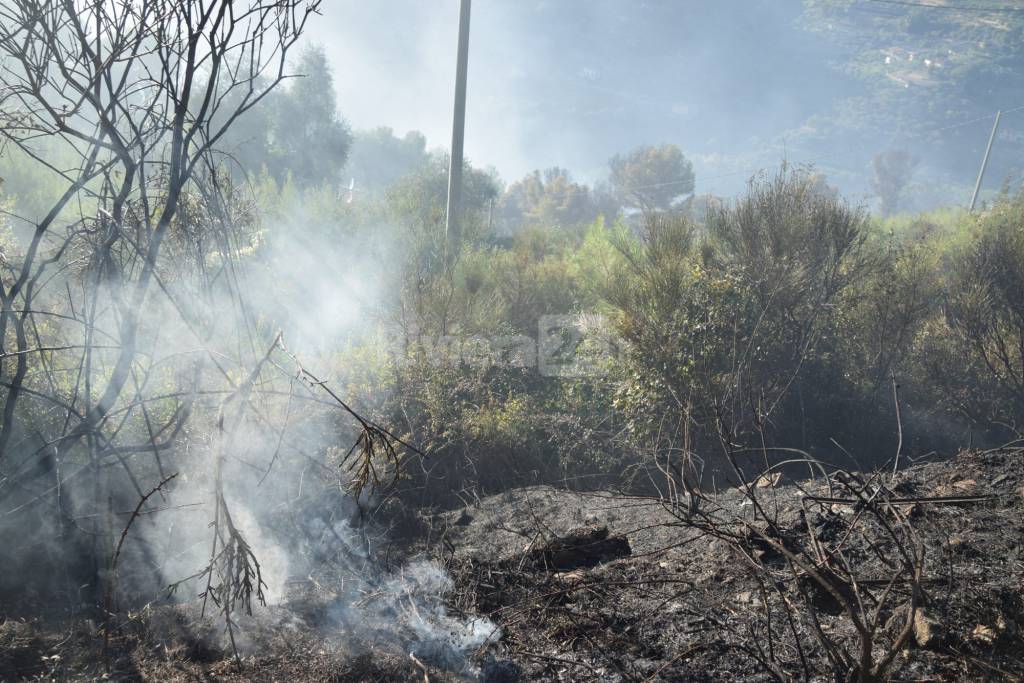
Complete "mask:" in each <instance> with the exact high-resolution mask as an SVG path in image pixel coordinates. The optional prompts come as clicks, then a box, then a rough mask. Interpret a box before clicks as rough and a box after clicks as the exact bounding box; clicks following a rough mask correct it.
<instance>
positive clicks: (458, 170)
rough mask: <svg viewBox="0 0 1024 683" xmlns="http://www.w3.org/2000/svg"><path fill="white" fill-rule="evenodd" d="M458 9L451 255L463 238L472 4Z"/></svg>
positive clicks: (450, 180)
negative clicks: (467, 80)
mask: <svg viewBox="0 0 1024 683" xmlns="http://www.w3.org/2000/svg"><path fill="white" fill-rule="evenodd" d="M461 2H462V5H461V7H460V9H459V53H458V58H457V60H456V65H455V114H454V116H453V120H452V155H451V166H450V167H449V169H448V211H447V216H446V222H445V226H444V234H445V243H446V248H447V250H448V253H449V257H452V256H454V255H455V254H456V253H457V251H458V248H459V242H460V240H461V239H462V234H461V230H460V229H459V218H460V215H459V214H460V210H461V205H462V143H463V140H464V138H465V134H466V73H467V71H468V69H469V6H470V0H461Z"/></svg>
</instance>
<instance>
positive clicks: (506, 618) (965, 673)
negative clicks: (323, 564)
mask: <svg viewBox="0 0 1024 683" xmlns="http://www.w3.org/2000/svg"><path fill="white" fill-rule="evenodd" d="M800 487H802V489H801V488H798V487H797V486H796V485H794V484H793V483H786V482H780V483H779V484H778V485H777V486H776V487H774V488H772V487H760V488H758V492H759V493H758V497H759V499H760V501H761V503H762V505H764V506H765V508H770V509H771V511H772V515H774V516H776V517H777V519H778V523H777V526H778V528H779V529H782V530H783V531H784V532H785V533H783V536H786V539H785V542H784V545H786V544H789V545H786V547H791V548H793V549H794V550H799V546H800V544H801V543H804V541H803V540H801V539H803V538H805V537H806V538H810V537H812V536H816V537H817V538H818V539H819V540H821V541H822V542H826V541H827V542H831V543H837V542H838V543H840V544H843V543H846V544H847V548H846V549H847V552H848V555H849V557H850V558H852V560H851V562H853V566H855V569H856V575H857V577H858V580H859V581H861V582H862V585H861V586H860V590H861V591H862V596H863V600H864V601H865V604H866V605H867V606H868V608H870V609H872V610H873V609H874V605H875V603H876V602H877V603H881V605H882V607H881V608H879V610H878V614H879V619H878V623H879V626H878V630H877V633H876V634H875V636H874V647H875V650H874V651H873V654H874V656H876V657H879V656H881V655H882V654H883V653H884V652H885V650H886V649H887V648H888V647H889V646H890V645H891V644H892V643H893V642H894V641H895V640H896V638H897V637H898V632H899V630H900V625H901V623H902V622H901V615H903V614H905V612H903V611H902V610H904V609H905V606H906V604H907V603H908V601H909V598H910V589H909V587H908V586H907V585H906V583H908V582H901V581H896V582H893V584H892V585H891V586H890V585H889V581H888V578H889V577H891V576H892V575H893V573H892V571H890V570H887V568H886V567H887V563H889V564H893V563H892V560H891V556H892V555H894V554H895V552H896V551H895V549H893V548H889V547H887V546H885V544H884V543H883V542H881V541H879V542H877V544H876V543H875V542H874V541H871V542H867V544H866V545H861V546H858V545H856V544H855V542H854V541H853V540H852V539H851V540H849V541H846V540H839V541H837V540H836V539H837V537H838V538H839V539H843V538H844V536H843V534H844V529H849V528H850V527H851V520H855V519H860V517H859V514H860V512H861V511H860V510H858V508H857V506H856V505H846V504H835V505H830V506H829V507H828V508H827V509H825V511H824V513H822V514H818V513H816V514H815V515H814V516H813V517H811V518H808V517H807V516H806V515H803V516H802V515H801V513H800V510H801V505H800V500H801V498H802V497H803V496H804V495H806V494H807V492H809V493H810V494H812V495H813V494H816V493H817V494H821V493H825V485H824V483H823V482H822V481H818V482H803V483H801V484H800ZM893 490H894V491H896V492H898V494H899V495H900V496H902V499H903V500H907V499H914V498H919V497H935V496H940V497H945V498H946V500H947V501H950V502H947V503H943V504H927V503H926V504H917V505H913V504H908V505H906V506H904V508H903V510H904V511H905V513H906V519H907V520H909V521H908V523H909V524H910V526H912V529H913V533H914V534H915V537H916V538H919V539H920V542H921V543H922V545H923V547H924V549H925V558H926V559H925V564H924V567H923V571H922V577H921V586H922V589H921V594H920V596H919V600H918V604H919V605H920V609H919V610H918V612H919V616H918V618H917V619H916V621H915V622H914V624H913V628H912V634H911V636H910V638H909V639H908V640H907V642H906V643H905V645H904V646H903V647H902V648H900V650H899V653H898V654H897V655H896V657H895V660H894V661H893V665H892V667H891V669H890V670H889V672H888V676H889V678H890V679H891V680H903V681H945V680H972V681H973V680H1021V679H1022V678H1024V631H1022V629H1024V548H1022V541H1024V449H1004V450H997V451H987V452H965V453H961V454H960V455H959V456H958V457H957V458H955V459H952V460H948V461H942V462H932V463H926V464H917V465H915V466H913V467H910V468H908V469H907V470H905V471H903V472H901V473H900V475H899V477H898V479H897V482H896V483H895V484H894V486H893ZM802 491H803V492H802ZM961 499H962V500H961ZM743 500H744V497H743V495H742V494H741V492H740V491H738V490H735V489H732V490H729V491H725V492H722V493H720V494H719V495H718V496H717V497H716V502H717V505H718V512H717V513H715V514H717V515H718V517H717V518H716V519H722V520H732V519H733V518H737V519H739V518H743V517H744V516H746V517H750V516H751V515H752V514H753V511H752V509H751V508H752V507H753V506H751V505H744V504H743ZM751 518H752V517H751ZM883 523H884V520H883ZM722 528H724V529H730V528H732V527H729V526H728V525H727V524H726V522H724V521H723V527H722ZM789 530H792V535H791V536H788V535H787V534H788V533H789ZM410 538H411V539H412V540H410V541H409V542H407V543H406V544H405V545H404V546H403V547H402V548H400V549H399V548H397V547H396V548H391V549H389V550H388V555H389V557H388V558H387V560H386V561H387V562H388V563H390V564H397V563H399V561H400V560H402V561H404V560H407V559H408V558H410V557H413V556H415V555H417V554H420V555H423V554H429V555H432V556H433V558H434V561H435V562H436V563H440V564H441V565H443V566H444V567H446V569H447V571H448V573H449V575H450V576H451V579H452V580H453V585H451V586H450V587H449V589H448V590H446V591H443V600H444V605H443V606H440V607H439V606H437V605H434V606H430V607H429V609H430V610H434V609H435V608H437V609H443V610H444V612H443V614H446V615H448V616H449V617H451V618H452V619H456V620H458V619H462V620H468V619H471V618H473V617H475V616H478V615H479V616H483V617H486V618H487V619H489V620H490V621H491V622H493V624H494V625H496V626H497V627H498V629H500V633H498V632H496V633H494V637H493V638H491V639H490V640H489V641H488V642H486V643H484V644H482V645H479V644H478V646H474V647H472V648H468V649H467V650H466V652H465V658H464V659H463V658H462V657H460V656H459V655H460V654H462V653H461V652H460V653H456V652H452V651H448V650H446V649H445V647H437V648H425V647H424V645H423V640H422V634H420V635H417V634H415V633H413V631H416V630H417V628H416V625H417V624H418V623H420V622H418V621H416V619H413V620H410V619H409V616H410V615H409V614H408V613H403V610H411V611H412V612H413V613H414V614H413V616H414V617H416V618H417V619H418V618H419V617H420V616H421V615H420V612H422V611H424V610H425V606H424V603H419V602H415V603H414V602H411V601H397V602H396V603H395V604H396V605H399V606H398V607H394V606H393V607H392V608H391V611H386V610H385V611H380V610H378V611H376V612H375V613H374V614H376V615H377V617H376V618H375V619H371V620H364V619H360V618H359V617H353V618H348V619H345V620H341V621H339V620H338V619H336V618H330V619H329V618H328V616H327V615H328V614H330V613H332V612H333V611H334V610H335V609H336V607H335V606H336V605H337V604H338V600H339V595H340V593H341V592H342V591H339V590H337V589H336V588H332V587H330V586H325V585H324V582H323V581H313V582H312V583H311V584H309V585H299V586H297V587H296V589H295V591H294V594H293V595H292V596H290V598H289V599H288V600H286V601H285V602H284V603H283V604H281V605H279V606H275V607H271V608H262V610H256V612H257V613H258V614H257V617H254V618H253V619H251V620H243V621H244V623H240V624H239V632H240V633H241V634H244V635H240V640H242V641H243V642H242V645H241V646H240V650H241V652H242V662H241V668H239V666H238V664H237V663H236V662H235V660H234V659H233V658H232V656H231V652H230V649H229V648H227V647H226V646H225V644H224V642H223V628H222V625H221V624H220V622H218V621H217V620H216V619H213V618H211V617H210V616H207V617H205V619H201V618H199V616H198V613H197V609H198V608H197V607H196V606H194V605H193V606H189V607H182V606H177V607H169V606H163V607H150V608H147V609H145V610H141V611H139V612H138V613H128V614H123V615H121V620H122V621H121V628H120V629H119V630H118V631H117V633H116V634H115V636H114V637H113V638H112V639H111V643H110V645H109V648H108V656H107V657H106V659H104V657H103V655H102V652H103V640H102V637H100V636H99V635H98V634H99V633H100V630H101V629H100V627H99V625H98V624H97V623H95V622H89V621H88V620H84V619H78V620H76V621H74V622H70V623H68V622H65V623H63V624H60V623H52V622H50V623H46V624H44V623H42V622H40V621H35V622H33V621H19V620H11V619H8V620H7V621H6V622H3V623H2V624H0V680H4V681H6V680H21V679H24V680H32V679H35V680H96V679H98V678H100V677H102V676H104V675H106V676H107V677H108V678H109V679H111V680H159V681H243V680H244V681H248V680H261V681H262V680H265V681H273V680H292V681H307V680H308V681H391V680H396V681H425V680H426V681H435V682H436V681H455V680H489V681H516V680H552V681H702V680H715V681H720V680H725V681H728V680H742V681H758V680H773V679H774V678H777V677H781V678H789V677H794V678H801V677H803V665H801V662H806V666H807V668H808V670H809V671H810V672H811V674H812V678H815V679H817V680H828V679H829V678H830V677H831V674H830V673H829V668H828V659H827V657H826V655H825V652H824V651H823V648H822V646H821V644H820V641H819V640H817V639H816V638H815V637H814V634H813V633H812V631H811V629H812V628H820V630H821V633H823V634H826V635H827V636H828V638H829V639H831V642H834V643H836V644H837V645H838V646H839V647H841V648H846V649H849V650H851V651H852V649H853V648H854V645H855V642H856V635H855V632H854V630H853V627H852V622H851V620H850V618H849V617H848V615H847V614H845V613H844V612H843V610H842V609H835V607H836V605H835V604H832V605H830V604H829V599H828V596H827V595H825V596H824V598H822V596H820V595H818V596H815V595H813V590H808V587H807V586H806V585H804V584H802V583H801V581H798V580H795V579H793V578H792V575H791V574H787V572H786V570H785V562H784V558H783V561H782V562H775V564H772V558H771V557H770V551H771V548H770V547H766V546H762V547H760V548H758V547H757V543H755V542H751V543H746V544H745V542H744V541H743V540H742V538H741V540H740V541H736V542H731V541H730V540H729V539H728V538H724V539H723V538H714V537H710V536H708V535H706V534H701V533H699V532H698V531H697V530H695V529H693V528H691V527H690V526H688V525H687V524H686V523H684V522H683V521H681V520H680V518H679V517H678V516H676V515H673V514H672V513H671V512H670V511H669V510H666V509H665V508H664V507H663V506H662V505H661V503H660V502H659V501H657V500H654V499H650V498H643V497H637V496H623V495H619V494H613V493H602V492H593V493H578V492H575V493H574V492H568V491H563V490H557V489H553V488H548V487H533V488H527V489H519V490H515V491H509V492H507V493H504V494H500V495H497V496H492V497H489V498H485V499H482V500H479V501H477V502H475V503H474V504H472V505H469V506H467V507H465V508H461V509H458V510H452V511H447V512H441V513H435V514H430V515H421V516H420V522H419V525H418V526H417V528H416V530H415V533H413V534H410ZM865 538H867V539H870V538H873V537H872V536H871V534H865ZM755 540H756V539H755ZM876 548H877V550H878V552H875V549H876ZM751 558H753V560H754V562H751ZM894 566H895V565H894ZM755 567H758V568H759V569H758V570H755ZM765 572H767V573H765ZM811 588H813V586H811ZM802 596H809V597H807V600H806V601H802V600H801V597H802ZM437 597H441V595H440V594H439V595H438V596H437ZM371 598H372V595H371V596H370V597H369V598H367V597H364V598H363V599H364V600H365V599H371ZM346 599H348V600H351V595H350V596H348V597H347V598H346ZM783 601H784V602H785V603H786V604H789V605H791V606H792V612H791V615H793V616H792V618H793V621H789V619H790V617H788V616H787V612H786V610H785V609H783V608H782V607H780V606H781V605H782V604H783ZM872 601H874V602H872ZM832 602H835V601H834V600H832ZM401 605H408V607H403V606H401ZM416 605H419V607H417V606H416ZM766 605H767V607H766ZM806 605H813V606H815V614H814V615H813V616H810V615H808V613H807V612H806V609H805V606H806ZM437 613H439V614H440V613H441V612H437ZM815 619H816V620H817V626H816V627H815V626H814V624H815V621H814V620H815ZM427 620H428V621H429V616H428V617H427ZM447 623H448V622H446V621H444V620H443V619H442V621H441V623H440V628H441V630H443V629H444V627H445V624H447ZM794 633H795V634H796V635H793V634H794ZM410 650H411V651H413V652H416V653H419V654H418V656H416V658H415V660H414V659H413V658H411V657H410V655H409V652H410ZM766 653H773V655H772V657H766ZM414 656H415V655H414ZM769 659H770V661H771V662H774V666H775V669H774V674H772V673H769V671H768V668H770V667H766V666H765V665H764V662H765V661H766V660H769Z"/></svg>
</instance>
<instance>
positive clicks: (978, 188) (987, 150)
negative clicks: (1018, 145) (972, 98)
mask: <svg viewBox="0 0 1024 683" xmlns="http://www.w3.org/2000/svg"><path fill="white" fill-rule="evenodd" d="M1002 115H1003V112H1002V111H997V112H996V120H995V122H994V123H993V124H992V133H991V134H990V135H989V136H988V146H987V147H985V156H984V157H983V158H982V160H981V170H980V171H978V182H976V183H975V184H974V194H972V195H971V208H970V209H968V210H969V211H971V212H972V213H973V212H974V204H975V203H976V202H977V201H978V192H979V191H981V180H982V178H984V177H985V168H986V167H988V155H989V154H990V153H991V152H992V142H993V141H994V140H995V139H996V131H997V130H998V129H999V117H1000V116H1002Z"/></svg>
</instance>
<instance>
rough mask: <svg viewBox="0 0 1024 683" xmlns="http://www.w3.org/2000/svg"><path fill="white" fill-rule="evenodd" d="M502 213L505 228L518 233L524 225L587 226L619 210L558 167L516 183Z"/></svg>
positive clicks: (503, 202) (502, 205) (508, 192)
mask: <svg viewBox="0 0 1024 683" xmlns="http://www.w3.org/2000/svg"><path fill="white" fill-rule="evenodd" d="M498 212H499V215H500V219H501V221H502V222H503V224H504V226H505V229H506V230H507V231H509V232H514V231H515V230H517V229H518V228H520V227H522V226H545V227H575V226H581V225H586V224H589V223H592V222H593V221H594V220H595V219H596V218H597V217H598V216H599V215H601V214H602V213H604V214H605V215H606V216H607V217H608V218H614V217H615V214H616V213H617V209H616V208H615V207H612V206H610V205H609V203H608V202H607V198H604V197H602V196H601V195H600V194H599V193H595V192H593V191H591V190H590V188H588V187H587V186H586V185H581V184H579V183H575V182H573V180H572V177H571V176H570V174H569V172H568V171H566V170H565V169H562V168H557V167H555V168H549V169H547V170H546V171H544V172H543V173H541V172H540V171H534V172H533V173H530V174H528V175H527V176H526V177H524V178H522V179H521V180H518V181H516V182H514V183H512V184H511V185H510V186H509V187H508V189H507V190H506V191H505V194H504V196H503V197H502V198H501V203H500V204H499V205H498Z"/></svg>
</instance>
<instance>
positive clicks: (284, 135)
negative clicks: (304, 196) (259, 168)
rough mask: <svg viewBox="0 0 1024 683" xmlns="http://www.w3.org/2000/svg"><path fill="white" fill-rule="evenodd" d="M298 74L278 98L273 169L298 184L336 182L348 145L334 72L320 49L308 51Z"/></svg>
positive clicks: (273, 130) (349, 139) (272, 137)
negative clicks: (335, 87) (335, 86)
mask: <svg viewBox="0 0 1024 683" xmlns="http://www.w3.org/2000/svg"><path fill="white" fill-rule="evenodd" d="M295 70H296V72H297V73H299V74H301V76H300V77H299V78H297V79H295V80H294V81H292V84H291V86H290V87H289V88H288V89H287V90H286V91H285V92H283V93H282V94H281V95H280V97H278V98H276V101H275V103H274V104H275V105H276V106H275V111H274V112H273V117H274V118H273V121H272V128H271V130H270V131H269V134H270V156H271V159H270V164H268V166H269V167H270V169H271V172H272V173H274V175H275V176H277V177H278V178H282V177H283V176H285V175H288V174H290V175H291V177H292V179H293V180H294V181H295V182H296V183H297V184H298V185H299V186H304V187H308V186H312V185H319V184H321V183H324V182H328V183H332V182H337V181H338V180H340V178H341V172H342V169H343V168H344V167H345V162H346V160H347V159H348V153H349V149H350V147H351V146H352V133H351V132H350V131H349V127H348V123H346V121H345V120H344V119H343V118H342V117H341V115H340V114H339V113H338V102H337V93H336V91H335V89H334V75H333V74H332V73H331V67H330V64H328V62H327V55H326V53H325V52H324V49H323V48H322V47H312V48H309V49H307V50H306V51H305V52H303V53H302V55H301V56H300V58H299V61H298V63H297V64H296V65H295Z"/></svg>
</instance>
